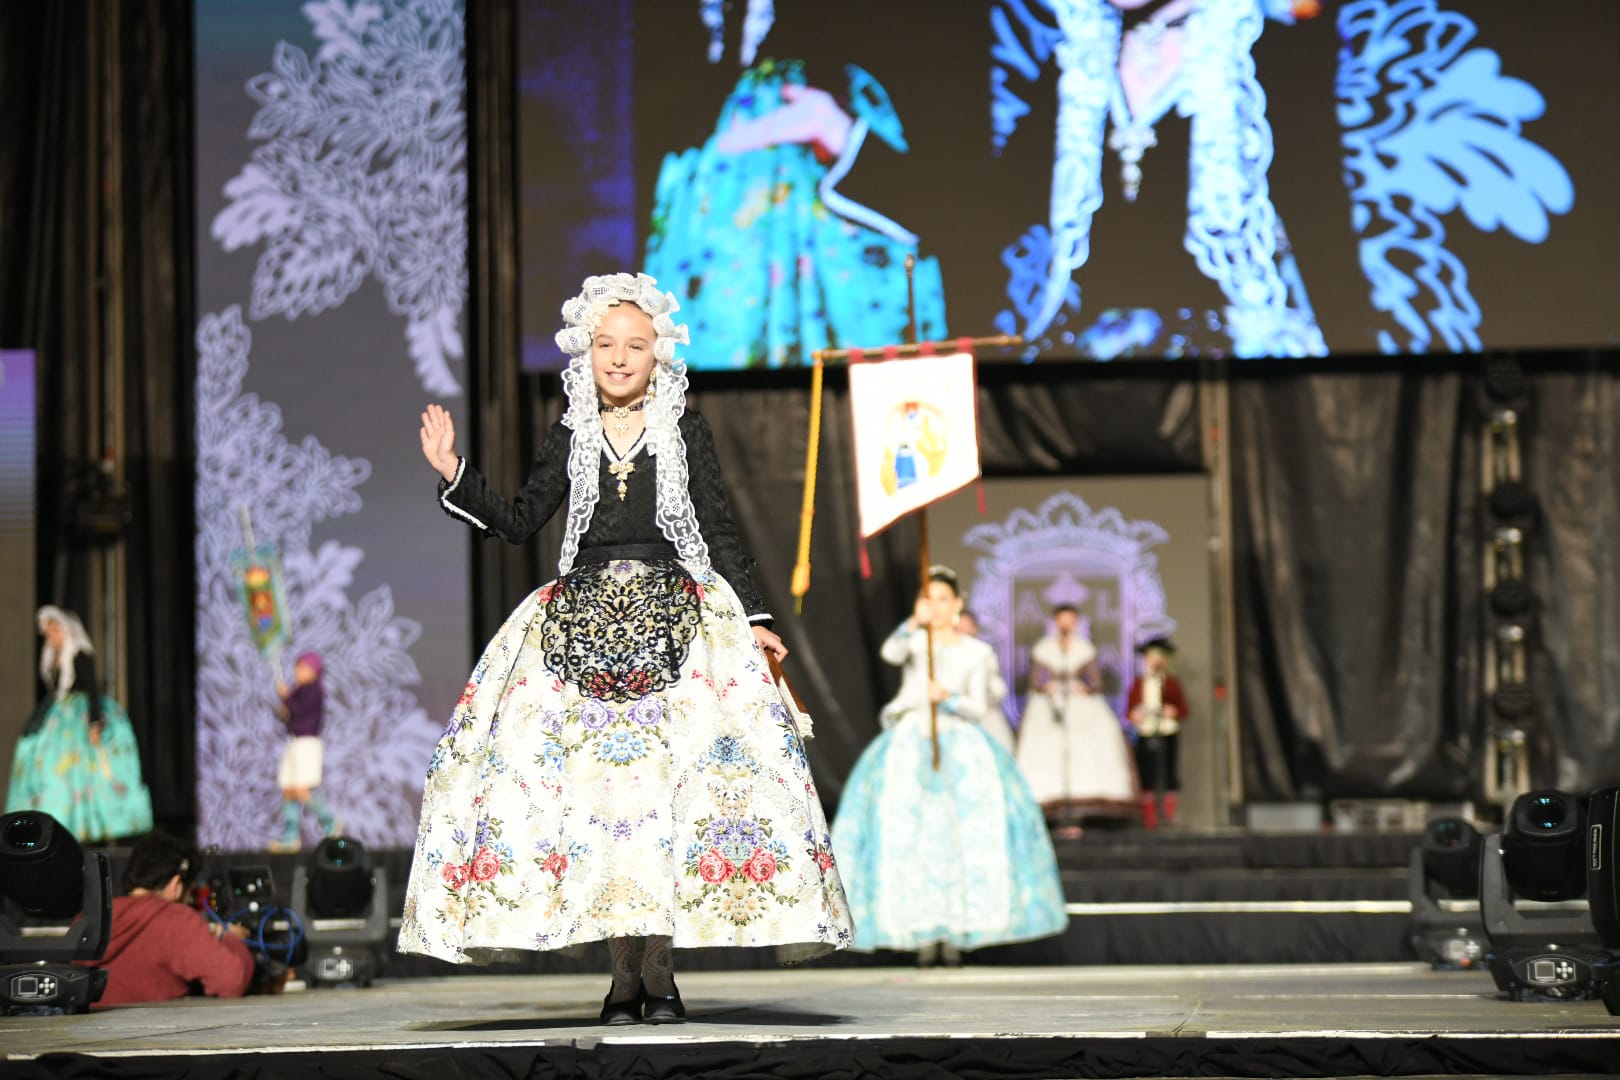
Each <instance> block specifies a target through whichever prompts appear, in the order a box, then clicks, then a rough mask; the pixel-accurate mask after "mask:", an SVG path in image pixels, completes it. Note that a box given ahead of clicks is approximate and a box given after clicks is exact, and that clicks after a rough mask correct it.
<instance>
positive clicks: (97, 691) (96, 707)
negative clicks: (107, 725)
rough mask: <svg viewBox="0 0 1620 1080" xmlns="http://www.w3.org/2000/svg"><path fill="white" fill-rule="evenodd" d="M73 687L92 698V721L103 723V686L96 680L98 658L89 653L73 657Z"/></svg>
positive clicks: (93, 722)
mask: <svg viewBox="0 0 1620 1080" xmlns="http://www.w3.org/2000/svg"><path fill="white" fill-rule="evenodd" d="M73 689H74V690H82V691H84V693H85V696H86V697H88V698H89V699H90V723H91V724H99V723H101V686H100V684H99V683H97V682H96V658H95V657H93V656H91V655H90V654H89V653H79V654H78V655H77V656H75V657H74V658H73Z"/></svg>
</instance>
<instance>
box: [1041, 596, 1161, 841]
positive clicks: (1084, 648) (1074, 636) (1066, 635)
mask: <svg viewBox="0 0 1620 1080" xmlns="http://www.w3.org/2000/svg"><path fill="white" fill-rule="evenodd" d="M1052 625H1053V629H1054V632H1053V633H1051V634H1049V635H1047V636H1046V637H1044V638H1042V639H1041V640H1040V641H1037V642H1036V643H1035V647H1034V648H1033V649H1032V650H1030V654H1029V664H1030V669H1029V690H1030V694H1029V703H1028V705H1027V706H1026V707H1025V709H1024V715H1023V719H1022V722H1021V723H1020V725H1019V728H1018V764H1019V766H1020V767H1022V768H1023V770H1024V777H1025V779H1027V780H1028V781H1029V786H1030V789H1031V790H1033V791H1034V792H1035V798H1037V799H1038V800H1040V803H1041V809H1042V810H1044V811H1045V812H1046V816H1047V818H1048V820H1050V821H1052V822H1053V823H1054V825H1055V826H1056V827H1057V829H1058V831H1059V834H1060V835H1064V834H1067V835H1078V828H1079V822H1080V820H1081V819H1082V818H1086V817H1134V816H1135V814H1136V809H1137V807H1136V771H1135V769H1134V768H1133V767H1132V761H1131V747H1130V743H1129V742H1128V741H1127V740H1126V737H1125V730H1124V728H1123V727H1121V726H1120V722H1119V717H1117V716H1115V715H1114V710H1113V709H1112V708H1111V707H1109V704H1108V699H1107V698H1105V697H1103V695H1102V673H1101V671H1100V670H1099V668H1098V665H1097V648H1096V646H1095V645H1093V644H1092V643H1091V641H1090V640H1089V639H1088V638H1087V637H1086V635H1085V634H1083V633H1080V630H1079V627H1080V612H1079V611H1078V610H1077V609H1076V608H1074V607H1072V606H1069V605H1063V606H1060V607H1058V608H1056V609H1055V610H1054V611H1053V612H1052Z"/></svg>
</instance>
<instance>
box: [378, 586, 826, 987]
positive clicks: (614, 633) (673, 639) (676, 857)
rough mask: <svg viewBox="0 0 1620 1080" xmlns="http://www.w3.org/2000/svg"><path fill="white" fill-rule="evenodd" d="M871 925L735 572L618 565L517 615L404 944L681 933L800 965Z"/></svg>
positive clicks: (449, 762) (445, 745)
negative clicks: (854, 915)
mask: <svg viewBox="0 0 1620 1080" xmlns="http://www.w3.org/2000/svg"><path fill="white" fill-rule="evenodd" d="M853 933H854V932H853V928H852V927H851V924H850V918H849V909H848V905H847V903H846V901H845V899H844V890H843V885H842V884H841V883H840V880H839V875H838V870H837V869H836V868H835V866H834V863H833V857H832V852H831V845H830V838H829V835H828V828H827V823H826V820H825V818H824V817H823V815H822V811H821V804H820V801H819V799H818V797H817V795H816V788H815V783H814V781H813V780H812V779H811V776H810V766H809V761H808V759H807V758H806V757H805V752H804V744H803V742H802V741H801V739H800V737H799V733H798V731H797V730H796V729H795V728H794V726H793V724H792V721H791V720H790V719H789V716H788V713H787V710H786V709H785V708H783V706H782V702H781V699H780V697H779V695H778V692H777V690H776V687H775V684H774V682H773V681H772V679H771V677H770V674H769V671H768V669H767V667H766V663H765V659H764V656H763V654H761V652H760V651H759V647H758V646H757V645H756V644H755V642H754V637H753V633H752V631H751V630H750V628H749V625H748V622H747V619H746V617H745V615H744V613H743V610H742V605H741V604H740V603H739V602H738V600H737V597H736V594H735V593H733V592H732V590H731V588H730V586H729V585H727V584H726V583H725V581H724V579H722V578H721V577H720V576H719V575H718V574H716V573H714V572H713V571H710V572H708V573H706V574H704V575H703V576H702V577H701V578H698V579H696V580H694V579H693V578H692V577H691V576H689V575H688V574H687V572H686V571H685V570H684V569H683V568H682V567H681V566H680V565H679V564H677V563H674V562H668V561H647V562H640V561H626V562H614V563H610V564H602V565H598V566H592V567H586V568H583V569H577V570H575V571H574V572H573V573H571V574H569V575H568V576H566V577H564V578H561V579H559V580H558V581H556V582H553V583H552V584H550V585H547V586H545V587H544V588H542V589H540V590H538V591H537V592H535V593H534V594H533V595H531V596H530V597H529V598H528V599H527V600H525V601H524V602H523V603H522V604H521V605H519V606H518V609H517V610H516V611H514V612H513V613H512V615H511V617H510V618H508V619H507V621H506V624H505V625H504V626H503V627H501V630H500V632H499V633H498V634H497V635H496V636H495V639H494V640H493V641H492V642H490V644H489V647H488V648H487V649H486V650H485V651H484V654H483V656H482V658H480V660H479V661H478V665H477V667H476V668H475V669H474V671H473V674H472V679H471V681H469V682H468V684H467V688H466V691H465V692H464V693H463V694H462V697H461V700H460V702H459V703H458V704H457V706H456V709H455V713H454V715H453V716H452V717H451V720H450V725H449V727H448V728H447V729H446V730H445V733H444V735H443V737H442V738H441V739H440V740H439V744H438V746H437V748H436V749H435V750H434V753H433V760H432V762H431V764H430V765H429V766H428V774H427V783H426V789H425V791H424V793H423V796H422V821H421V828H420V832H419V834H418V836H417V842H416V854H415V859H414V861H413V863H412V867H411V877H410V883H409V886H408V889H407V892H406V899H405V918H404V923H403V925H402V926H401V929H400V935H399V947H400V950H401V951H402V952H407V953H421V954H425V955H429V956H436V957H439V958H440V959H444V960H450V961H454V962H458V963H467V962H470V963H487V962H490V961H493V960H498V959H501V958H502V954H503V953H506V952H508V951H509V950H544V949H559V948H564V947H568V946H572V945H579V944H582V943H585V942H590V941H596V940H599V939H603V938H609V937H621V936H641V935H649V934H662V935H669V936H671V937H673V939H674V944H675V947H676V948H698V947H707V946H722V945H724V946H765V945H769V946H776V947H777V949H778V955H779V957H780V958H781V959H783V960H785V961H796V960H804V959H808V958H810V957H812V956H817V955H820V954H821V953H825V952H828V951H830V950H832V949H837V948H844V947H847V946H848V945H849V944H850V943H851V941H852V940H853Z"/></svg>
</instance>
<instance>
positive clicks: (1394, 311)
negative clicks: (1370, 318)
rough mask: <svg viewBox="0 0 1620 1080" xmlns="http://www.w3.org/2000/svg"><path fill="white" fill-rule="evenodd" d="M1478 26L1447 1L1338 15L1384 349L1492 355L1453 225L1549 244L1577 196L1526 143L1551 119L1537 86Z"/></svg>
mask: <svg viewBox="0 0 1620 1080" xmlns="http://www.w3.org/2000/svg"><path fill="white" fill-rule="evenodd" d="M1475 32H1476V29H1475V25H1474V23H1473V22H1472V21H1471V20H1469V19H1468V18H1466V17H1465V16H1462V15H1459V14H1457V13H1455V12H1449V11H1442V10H1440V9H1439V7H1438V6H1437V4H1436V3H1435V2H1434V0H1401V2H1399V3H1390V2H1388V0H1359V2H1356V3H1350V4H1346V5H1345V7H1344V8H1343V9H1342V10H1341V11H1340V13H1339V34H1340V36H1341V38H1342V39H1343V41H1344V47H1343V50H1342V52H1341V54H1340V59H1339V73H1338V98H1339V102H1338V104H1339V123H1340V124H1341V126H1343V128H1344V149H1345V154H1346V159H1345V160H1346V165H1347V167H1348V172H1349V177H1350V187H1351V195H1352V199H1353V202H1354V224H1355V229H1356V232H1357V233H1358V234H1359V235H1360V236H1361V241H1360V248H1361V266H1362V270H1363V271H1364V272H1365V273H1366V275H1367V280H1368V283H1369V284H1370V285H1371V286H1372V302H1373V306H1374V307H1376V308H1377V309H1378V310H1379V311H1383V312H1387V313H1388V314H1389V315H1391V316H1392V317H1393V318H1394V320H1395V322H1396V323H1397V324H1398V325H1399V327H1400V332H1399V333H1393V332H1390V331H1388V330H1385V331H1382V332H1380V334H1379V338H1378V345H1379V348H1380V349H1382V350H1383V351H1384V352H1396V351H1410V352H1424V351H1427V350H1429V349H1431V348H1442V349H1446V350H1450V351H1466V350H1474V349H1478V348H1480V338H1479V323H1480V310H1479V305H1478V304H1477V303H1476V302H1475V300H1474V297H1473V294H1472V293H1471V292H1469V289H1468V271H1467V268H1466V267H1465V266H1464V265H1463V263H1462V260H1461V259H1459V258H1458V257H1457V255H1456V254H1455V253H1454V252H1452V251H1451V250H1450V249H1449V248H1447V246H1446V225H1445V221H1444V216H1445V215H1448V214H1452V213H1454V212H1456V211H1458V210H1461V211H1462V213H1463V216H1465V217H1466V218H1467V219H1468V221H1469V223H1470V224H1472V225H1473V226H1474V227H1475V228H1477V229H1480V230H1482V231H1485V232H1496V231H1499V230H1505V231H1507V232H1509V233H1511V234H1512V235H1513V236H1515V237H1517V238H1518V239H1520V240H1523V241H1525V242H1527V243H1532V244H1539V243H1541V242H1542V241H1543V240H1545V239H1546V238H1547V231H1548V228H1549V221H1548V215H1549V214H1564V213H1568V212H1569V210H1570V208H1571V206H1573V205H1574V201H1575V188H1574V185H1573V184H1572V183H1571V182H1570V178H1569V174H1568V173H1567V172H1565V170H1564V167H1563V165H1561V164H1560V163H1559V161H1558V159H1557V158H1555V157H1553V156H1552V155H1551V154H1549V153H1548V152H1547V151H1546V150H1544V149H1542V148H1541V147H1540V146H1537V145H1536V144H1535V143H1533V142H1531V141H1530V140H1529V139H1527V138H1525V137H1524V135H1523V134H1522V126H1523V125H1524V124H1525V123H1526V122H1527V121H1530V120H1534V119H1536V118H1537V117H1539V116H1540V115H1541V114H1542V111H1543V109H1544V107H1545V103H1544V101H1543V99H1542V96H1541V94H1540V93H1539V92H1538V91H1537V90H1536V88H1535V87H1533V86H1531V85H1530V84H1529V83H1526V82H1523V81H1522V80H1519V79H1515V78H1512V77H1510V76H1507V75H1504V74H1503V73H1502V70H1501V60H1500V58H1499V57H1498V56H1497V54H1496V53H1495V52H1493V51H1491V50H1490V49H1482V48H1473V49H1470V48H1467V46H1468V44H1469V43H1470V42H1471V41H1472V40H1473V39H1474V35H1475Z"/></svg>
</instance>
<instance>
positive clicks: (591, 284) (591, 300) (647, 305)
mask: <svg viewBox="0 0 1620 1080" xmlns="http://www.w3.org/2000/svg"><path fill="white" fill-rule="evenodd" d="M623 303H632V304H634V305H636V306H637V307H638V308H640V309H641V310H642V311H645V312H646V313H647V314H648V315H649V316H650V317H651V318H652V321H653V332H654V333H655V334H657V335H658V338H657V340H656V341H655V342H654V343H653V359H655V360H657V361H658V362H659V363H660V364H669V363H673V362H674V360H675V347H676V346H677V345H690V344H691V343H692V342H691V339H690V338H689V337H688V335H687V331H686V324H685V323H676V321H675V320H674V319H672V318H670V316H671V315H672V314H674V313H675V312H677V311H679V310H680V309H681V305H680V304H679V303H678V302H676V300H675V294H674V293H669V292H660V291H659V289H658V280H657V279H656V278H654V277H652V276H650V275H648V274H602V275H596V276H592V277H588V278H586V279H585V284H584V286H583V287H582V288H581V291H580V294H579V295H578V296H576V297H574V298H573V299H572V300H569V301H568V302H567V303H565V304H563V306H562V317H563V322H565V323H567V324H568V325H567V326H566V327H564V328H563V329H562V330H559V331H558V332H557V347H558V348H559V349H561V350H562V351H563V352H565V353H567V354H568V355H569V356H572V357H580V356H584V355H585V354H586V353H588V352H590V350H591V341H592V340H593V339H594V338H595V337H596V328H597V327H598V326H600V325H601V322H602V316H603V315H606V314H607V311H608V309H609V308H611V307H614V306H615V305H618V304H623Z"/></svg>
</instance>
